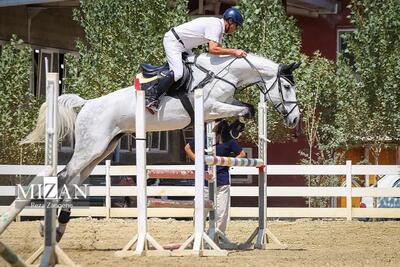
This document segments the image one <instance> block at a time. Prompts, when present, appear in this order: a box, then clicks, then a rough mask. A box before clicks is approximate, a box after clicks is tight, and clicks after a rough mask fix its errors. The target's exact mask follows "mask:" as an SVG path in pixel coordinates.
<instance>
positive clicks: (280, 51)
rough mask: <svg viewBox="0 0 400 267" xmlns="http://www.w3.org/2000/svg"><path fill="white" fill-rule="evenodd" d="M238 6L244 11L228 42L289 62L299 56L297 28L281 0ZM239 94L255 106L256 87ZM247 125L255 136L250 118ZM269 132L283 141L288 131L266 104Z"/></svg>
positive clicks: (247, 1)
mask: <svg viewBox="0 0 400 267" xmlns="http://www.w3.org/2000/svg"><path fill="white" fill-rule="evenodd" d="M238 8H239V9H240V11H241V12H242V13H243V16H244V23H243V28H242V29H240V31H238V32H237V33H235V34H234V35H233V36H230V37H229V38H227V42H226V43H227V46H229V47H235V48H241V49H245V50H248V51H250V52H252V53H255V54H258V55H261V56H264V57H267V58H269V59H271V60H273V61H275V62H277V63H289V62H292V61H296V60H298V59H299V58H300V42H301V38H300V32H299V29H298V28H297V26H296V25H295V21H294V19H293V18H292V17H288V16H287V14H286V12H285V10H284V7H283V6H282V1H280V0H268V1H257V0H243V1H240V2H239V6H238ZM238 97H239V98H240V99H241V100H242V101H245V102H248V103H251V104H253V105H255V106H257V103H258V100H259V91H258V90H257V88H256V87H252V88H250V89H248V90H246V91H244V92H242V93H241V94H240V95H238ZM250 125H251V127H250V128H248V129H246V131H247V133H248V136H250V137H252V136H253V137H254V136H257V133H256V131H257V126H256V123H255V122H254V121H253V122H252V123H251V124H250ZM268 136H269V138H270V139H272V140H275V141H283V140H285V139H287V138H288V137H289V136H290V131H288V129H286V128H284V127H283V126H282V118H281V117H280V115H279V114H277V113H276V112H275V110H274V109H273V108H272V107H271V106H270V105H269V109H268Z"/></svg>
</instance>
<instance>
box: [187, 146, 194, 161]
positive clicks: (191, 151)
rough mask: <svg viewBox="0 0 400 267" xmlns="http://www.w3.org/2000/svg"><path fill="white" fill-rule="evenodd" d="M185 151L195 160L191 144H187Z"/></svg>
mask: <svg viewBox="0 0 400 267" xmlns="http://www.w3.org/2000/svg"><path fill="white" fill-rule="evenodd" d="M185 152H186V154H187V155H188V157H189V158H190V159H191V160H193V161H194V153H193V150H192V148H191V147H190V144H186V146H185Z"/></svg>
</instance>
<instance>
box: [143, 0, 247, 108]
mask: <svg viewBox="0 0 400 267" xmlns="http://www.w3.org/2000/svg"><path fill="white" fill-rule="evenodd" d="M242 24H243V17H242V15H241V14H240V11H239V10H238V9H236V8H228V9H227V10H226V11H225V12H224V14H223V18H222V19H219V18H215V17H202V18H197V19H194V20H192V21H189V22H186V23H184V24H181V25H179V26H177V27H174V28H172V29H171V30H169V31H168V32H167V33H166V34H165V35H164V41H163V45H164V49H165V54H166V55H167V61H168V64H169V67H170V71H169V72H168V73H167V74H166V75H165V76H163V77H161V78H160V79H159V81H158V84H157V85H156V86H155V87H153V88H152V89H151V90H149V92H148V97H147V98H148V99H147V101H148V102H147V107H151V106H153V105H157V103H158V98H159V97H160V96H161V95H162V93H163V92H164V91H166V90H168V89H169V87H170V86H171V85H172V84H173V83H174V82H176V81H178V80H179V79H181V78H182V76H183V62H182V53H184V52H189V54H191V50H192V49H193V48H195V47H198V46H200V45H204V44H207V43H208V52H209V53H210V54H214V55H231V56H235V57H245V56H246V52H245V51H243V50H241V49H234V48H225V47H222V46H221V43H222V34H223V33H228V34H231V33H234V32H235V31H237V29H238V28H239V27H240V26H242Z"/></svg>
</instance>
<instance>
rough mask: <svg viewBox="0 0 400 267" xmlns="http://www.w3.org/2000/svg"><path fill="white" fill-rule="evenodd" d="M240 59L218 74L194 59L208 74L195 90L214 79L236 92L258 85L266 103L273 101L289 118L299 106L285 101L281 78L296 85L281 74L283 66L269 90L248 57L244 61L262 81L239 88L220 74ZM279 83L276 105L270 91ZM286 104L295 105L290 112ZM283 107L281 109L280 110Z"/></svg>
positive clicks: (280, 67)
mask: <svg viewBox="0 0 400 267" xmlns="http://www.w3.org/2000/svg"><path fill="white" fill-rule="evenodd" d="M237 59H238V58H234V59H233V60H232V61H231V62H229V63H228V64H227V65H226V66H225V67H224V68H223V69H222V70H220V71H219V72H218V73H217V74H215V73H214V72H212V71H210V70H207V69H206V68H204V67H203V66H201V65H199V64H198V63H197V56H196V57H195V59H194V62H193V64H194V65H195V66H196V67H197V68H198V69H199V70H201V71H203V72H204V73H206V77H205V78H204V79H203V80H202V81H200V82H199V84H197V85H196V86H195V87H194V88H193V90H196V89H199V88H203V87H204V86H205V85H206V84H207V83H209V82H210V81H211V80H213V79H218V80H221V81H223V82H225V83H227V84H229V85H231V86H232V87H233V88H235V90H237V91H243V90H244V89H246V88H248V87H251V86H253V85H256V86H257V88H258V89H259V90H260V92H261V93H263V95H264V101H266V100H267V98H268V99H269V100H270V101H271V103H272V104H273V108H274V109H275V110H276V111H277V112H278V113H279V114H281V115H282V116H283V118H286V117H288V116H289V115H290V114H291V113H292V112H293V111H294V110H295V109H296V107H297V106H298V105H297V101H288V100H285V97H284V96H283V90H282V82H281V78H283V79H285V80H286V81H287V82H288V83H289V84H290V85H291V86H294V83H292V82H291V81H290V80H289V79H288V78H287V76H288V75H282V74H281V70H282V67H283V65H282V64H279V67H278V73H277V75H276V79H275V81H274V82H273V83H272V85H271V86H270V87H269V88H267V86H266V85H265V80H264V78H263V76H262V75H261V73H260V71H259V70H258V69H257V68H256V66H254V64H253V63H251V62H250V61H249V60H248V59H247V58H246V57H244V58H243V59H244V60H246V62H247V63H248V64H249V66H250V67H251V68H252V69H253V70H255V71H256V72H257V73H258V75H259V76H260V80H259V81H257V82H254V83H250V84H247V85H245V86H243V87H239V88H238V87H237V86H236V85H235V84H234V83H232V82H230V81H228V80H227V79H225V78H223V77H221V76H219V74H220V73H221V72H223V71H224V70H225V69H227V68H228V67H229V66H230V65H232V63H233V62H235V60H237ZM277 83H278V91H279V95H280V102H279V103H278V104H276V105H275V104H274V102H273V101H272V98H271V95H270V91H271V90H272V88H274V86H275V84H277ZM285 104H295V105H294V106H293V107H292V108H291V109H290V110H289V111H288V110H287V109H286V107H285ZM280 107H281V108H280Z"/></svg>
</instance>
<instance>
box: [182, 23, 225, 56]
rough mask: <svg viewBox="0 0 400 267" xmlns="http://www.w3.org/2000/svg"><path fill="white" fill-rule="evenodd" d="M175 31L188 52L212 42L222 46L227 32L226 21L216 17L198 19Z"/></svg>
mask: <svg viewBox="0 0 400 267" xmlns="http://www.w3.org/2000/svg"><path fill="white" fill-rule="evenodd" d="M174 29H175V31H176V33H177V34H178V35H179V37H180V38H181V40H182V41H183V43H184V44H185V48H186V49H187V50H191V49H192V48H195V47H198V46H199V45H204V44H207V43H208V42H209V41H210V40H211V41H214V42H217V43H219V44H221V43H222V34H223V33H224V32H225V27H224V19H219V18H215V17H203V18H197V19H194V20H192V21H189V22H186V23H184V24H181V25H179V26H176V27H174Z"/></svg>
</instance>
